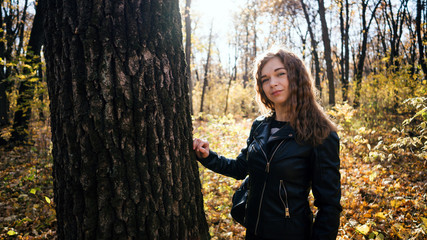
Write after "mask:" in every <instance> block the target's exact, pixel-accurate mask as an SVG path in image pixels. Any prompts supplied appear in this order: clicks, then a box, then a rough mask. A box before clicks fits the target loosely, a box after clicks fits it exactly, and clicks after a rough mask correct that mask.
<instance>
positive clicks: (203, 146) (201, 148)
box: [193, 138, 209, 158]
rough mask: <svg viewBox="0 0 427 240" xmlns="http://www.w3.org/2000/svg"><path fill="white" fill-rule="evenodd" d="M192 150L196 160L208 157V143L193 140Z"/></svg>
mask: <svg viewBox="0 0 427 240" xmlns="http://www.w3.org/2000/svg"><path fill="white" fill-rule="evenodd" d="M193 150H194V151H195V152H196V155H197V157H198V158H207V157H208V156H209V142H207V141H204V140H201V139H198V138H195V139H194V140H193Z"/></svg>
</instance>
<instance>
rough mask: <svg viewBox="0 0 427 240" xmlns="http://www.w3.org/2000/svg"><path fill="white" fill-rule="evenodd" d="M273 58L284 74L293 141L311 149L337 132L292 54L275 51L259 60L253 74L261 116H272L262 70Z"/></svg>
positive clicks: (308, 76)
mask: <svg viewBox="0 0 427 240" xmlns="http://www.w3.org/2000/svg"><path fill="white" fill-rule="evenodd" d="M275 57H278V58H279V59H280V60H281V61H282V63H283V65H284V66H285V69H286V71H287V75H288V80H289V92H290V101H289V104H290V105H291V106H290V110H291V111H290V116H289V124H290V125H291V126H292V127H293V128H294V129H295V132H296V135H297V136H296V140H297V141H298V142H299V143H308V144H311V145H313V146H316V145H318V144H321V143H322V142H323V140H324V139H325V138H327V137H328V135H329V134H330V132H331V131H336V126H335V124H334V123H333V122H332V121H331V120H330V118H329V117H328V115H326V113H325V112H324V110H323V108H322V107H321V106H320V104H319V103H318V102H317V101H316V97H315V96H316V95H315V94H316V92H315V91H316V89H315V88H314V86H313V79H312V77H311V75H310V73H309V72H308V71H307V68H306V67H305V64H304V62H303V61H301V59H300V58H299V57H297V56H296V55H295V54H294V53H292V52H289V51H287V50H285V49H283V48H278V49H277V50H270V51H268V52H266V53H265V54H263V55H262V56H260V57H258V59H257V61H256V62H255V66H254V71H253V74H254V79H255V90H256V93H257V102H258V104H259V105H260V107H261V109H262V110H263V112H264V113H267V112H268V113H269V114H270V116H274V114H275V109H274V104H273V102H271V101H270V100H269V99H268V98H267V96H266V94H265V92H264V90H263V89H262V82H261V71H262V69H263V67H264V66H265V64H266V63H267V62H268V61H269V60H271V59H272V58H275Z"/></svg>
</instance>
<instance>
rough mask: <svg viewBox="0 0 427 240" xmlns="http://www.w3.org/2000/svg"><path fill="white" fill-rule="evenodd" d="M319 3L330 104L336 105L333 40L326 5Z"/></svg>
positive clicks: (321, 1)
mask: <svg viewBox="0 0 427 240" xmlns="http://www.w3.org/2000/svg"><path fill="white" fill-rule="evenodd" d="M318 3H319V16H320V21H321V25H322V39H323V45H324V48H325V61H326V73H327V76H328V82H329V104H330V105H332V106H333V105H335V85H334V71H333V66H332V56H331V55H332V51H331V40H330V38H329V31H328V25H327V23H326V13H325V5H324V3H323V0H318Z"/></svg>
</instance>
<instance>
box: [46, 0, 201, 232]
mask: <svg viewBox="0 0 427 240" xmlns="http://www.w3.org/2000/svg"><path fill="white" fill-rule="evenodd" d="M178 8H179V7H178V1H177V0H166V1H151V2H148V1H135V2H134V1H115V0H105V1H75V0H49V1H48V4H47V15H46V22H45V23H46V34H45V36H46V53H45V56H46V65H47V82H48V90H49V96H50V100H51V105H50V110H51V122H52V141H53V157H54V167H53V168H54V172H53V174H54V179H55V181H54V193H55V202H56V213H57V219H58V221H57V222H58V230H57V234H58V238H59V239H208V238H209V235H208V227H207V223H206V220H205V216H204V212H203V198H202V193H201V185H200V180H199V175H198V165H197V162H196V161H195V157H194V154H192V152H191V145H192V136H191V131H192V126H191V116H190V108H189V106H190V104H189V101H190V100H189V97H188V83H187V79H186V76H185V62H184V59H185V56H184V52H183V48H182V41H181V39H182V33H181V19H180V15H179V10H178Z"/></svg>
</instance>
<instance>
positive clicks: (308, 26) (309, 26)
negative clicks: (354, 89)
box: [300, 0, 322, 97]
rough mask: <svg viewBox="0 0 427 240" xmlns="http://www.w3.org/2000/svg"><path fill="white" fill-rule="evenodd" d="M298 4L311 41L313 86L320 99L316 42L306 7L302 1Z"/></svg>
mask: <svg viewBox="0 0 427 240" xmlns="http://www.w3.org/2000/svg"><path fill="white" fill-rule="evenodd" d="M300 2H301V6H302V9H303V11H304V16H305V20H306V22H307V28H308V32H309V34H310V39H311V52H312V54H313V59H314V66H315V85H316V88H317V89H318V90H319V94H320V97H321V96H322V86H321V85H320V61H319V55H318V53H317V41H316V38H315V36H314V32H313V27H312V23H311V20H310V16H309V15H308V11H307V6H306V5H305V3H304V0H300Z"/></svg>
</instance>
